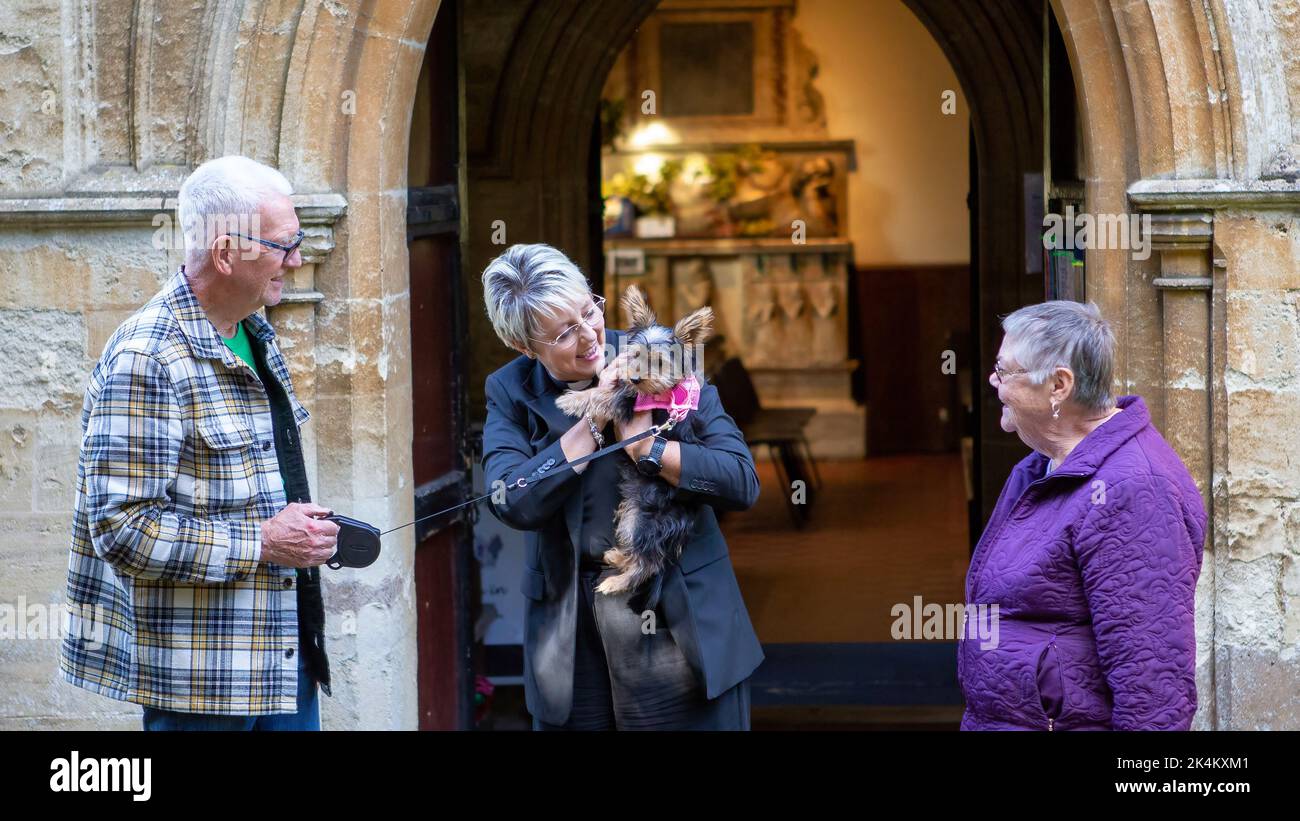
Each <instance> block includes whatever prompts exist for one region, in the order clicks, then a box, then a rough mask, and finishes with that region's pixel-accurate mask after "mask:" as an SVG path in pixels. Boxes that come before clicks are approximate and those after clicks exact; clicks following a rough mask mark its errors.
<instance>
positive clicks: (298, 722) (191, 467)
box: [60, 156, 338, 730]
mask: <svg viewBox="0 0 1300 821" xmlns="http://www.w3.org/2000/svg"><path fill="white" fill-rule="evenodd" d="M290 193H291V189H290V186H289V183H288V181H287V180H286V179H285V178H284V176H283V175H281V174H280V173H279V172H278V171H276V170H275V169H273V168H269V167H267V166H265V165H262V164H260V163H257V162H254V161H253V160H250V159H248V158H246V157H238V156H230V157H222V158H220V159H216V160H211V161H209V162H207V163H204V164H203V165H201V166H199V167H198V168H197V169H195V171H194V173H193V174H191V175H190V177H189V178H188V179H187V180H186V181H185V183H184V184H183V185H182V186H181V190H180V195H179V205H178V209H177V210H178V216H179V219H180V223H181V227H182V229H183V230H184V233H185V264H184V265H182V266H181V268H180V270H178V271H177V272H176V273H175V274H174V275H172V277H171V278H170V279H169V280H168V281H167V283H166V285H165V286H164V287H163V289H162V290H161V291H160V292H159V293H158V294H157V295H156V296H155V297H154V298H153V299H152V300H150V301H149V303H148V304H146V305H145V306H144V307H143V308H141V309H140V310H139V311H137V312H136V313H135V314H134V315H133V316H131V317H130V318H129V319H128V320H126V322H124V323H123V324H122V325H121V326H120V327H119V328H118V329H117V331H116V332H115V333H114V334H113V336H112V337H111V338H110V339H109V341H108V344H107V345H106V346H105V348H104V352H103V354H102V356H101V357H100V358H99V362H98V363H97V364H96V365H95V368H94V370H93V372H92V373H91V377H90V384H89V386H88V387H87V389H86V398H85V405H84V409H83V412H82V427H83V434H84V435H83V437H82V445H81V459H80V464H79V467H78V476H77V495H76V503H75V508H74V514H73V526H72V549H71V557H70V561H69V568H68V587H67V595H68V603H69V609H70V611H71V612H72V621H73V623H72V624H71V625H69V629H68V631H67V634H66V637H65V639H64V642H63V645H62V653H61V659H60V668H61V670H62V673H63V676H64V678H65V679H66V680H68V681H69V682H71V683H73V684H76V685H78V686H80V687H83V688H85V689H87V690H91V691H93V692H96V693H100V694H101V695H104V696H108V697H109V698H114V699H118V700H122V701H131V702H134V703H137V704H140V705H142V706H143V708H144V727H145V729H146V730H251V729H261V730H279V729H284V730H318V729H320V716H319V706H318V702H317V696H316V690H317V685H318V684H319V685H320V687H321V689H323V690H324V691H325V693H326V694H328V693H329V663H328V659H327V657H326V654H325V646H324V603H323V601H322V598H321V591H320V571H319V567H318V566H319V565H321V564H323V563H324V562H325V561H326V560H328V559H329V558H330V556H331V555H333V553H334V550H335V543H336V537H337V533H338V525H336V524H335V523H334V522H332V521H327V520H326V519H325V517H327V516H329V515H330V511H329V510H328V509H326V508H324V507H321V506H319V505H315V504H312V502H311V498H310V496H309V493H308V487H307V475H306V469H305V467H304V464H303V455H302V445H301V439H300V437H299V431H298V429H299V426H301V425H302V424H303V423H305V422H306V421H307V418H308V413H307V410H306V409H305V408H303V407H302V405H301V404H299V402H298V400H297V397H296V396H295V395H294V391H293V385H292V384H291V382H290V380H289V372H288V369H287V367H286V365H285V362H284V358H283V357H282V356H281V354H280V350H279V348H278V347H277V345H276V342H275V331H274V330H272V328H271V325H270V324H269V323H268V322H267V321H266V319H264V318H263V317H262V316H260V315H259V314H258V313H257V311H258V310H259V309H261V308H263V307H265V306H272V305H275V304H277V303H278V302H279V301H280V298H281V294H282V291H283V288H284V277H285V274H287V273H289V272H290V271H291V270H292V269H294V268H297V267H298V266H300V265H301V264H302V257H301V255H300V254H299V253H298V245H299V244H300V243H301V242H302V237H303V232H302V230H301V229H300V228H299V225H298V218H297V216H296V215H295V213H294V208H293V203H292V202H291V201H290V199H289V195H290ZM233 228H239V229H240V230H239V231H235V230H231V229H233ZM91 614H94V615H91ZM86 619H91V620H94V621H97V622H99V623H96V624H84V623H82V622H83V621H84V620H86Z"/></svg>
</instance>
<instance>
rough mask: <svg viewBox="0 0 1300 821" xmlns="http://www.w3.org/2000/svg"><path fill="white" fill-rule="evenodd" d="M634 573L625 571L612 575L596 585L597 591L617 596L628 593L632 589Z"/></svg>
mask: <svg viewBox="0 0 1300 821" xmlns="http://www.w3.org/2000/svg"><path fill="white" fill-rule="evenodd" d="M631 579H632V574H631V573H628V572H623V573H620V574H618V575H617V576H610V577H609V578H608V579H605V580H604V581H602V582H601V583H600V584H598V585H596V592H597V593H601V594H604V595H606V596H616V595H618V594H619V593H626V592H627V591H629V590H631V589H632V584H631Z"/></svg>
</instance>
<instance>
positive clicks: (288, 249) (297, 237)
mask: <svg viewBox="0 0 1300 821" xmlns="http://www.w3.org/2000/svg"><path fill="white" fill-rule="evenodd" d="M304 235H305V234H304V232H303V231H301V230H299V231H298V233H297V234H294V237H293V242H291V243H289V244H288V245H281V244H280V243H278V242H272V241H271V240H269V239H262V238H261V237H250V236H248V235H247V234H235V233H232V234H231V235H230V236H232V237H240V238H242V239H249V240H252V241H253V242H260V243H261V244H263V245H265V246H266V247H267V248H274V249H276V250H277V251H284V258H285V259H288V258H289V256H290V255H291V254H293V252H294V251H297V250H298V246H299V245H302V238H303V236H304Z"/></svg>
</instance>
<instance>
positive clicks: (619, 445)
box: [379, 420, 673, 536]
mask: <svg viewBox="0 0 1300 821" xmlns="http://www.w3.org/2000/svg"><path fill="white" fill-rule="evenodd" d="M672 427H673V423H672V421H671V420H669V421H667V422H664V423H663V424H662V425H651V426H650V427H649V428H647V429H645V430H643V431H641V432H640V433H638V434H637V435H636V436H629V437H628V438H626V439H624V440H623V441H622V442H615V443H614V444H612V445H609V446H607V447H604V448H601V449H600V450H598V451H596V452H595V453H589V454H587V455H586V456H584V457H582V458H581V459H575V460H573V461H572V462H565V463H564V465H563V466H562V467H561V468H560V469H559V470H556V471H555V472H554V473H545V474H542V475H541V476H538V477H537V478H536V479H533V480H531V481H530V480H528V479H526V478H524V477H523V476H520V477H519V478H518V479H516V480H515V481H514V482H512V483H510V484H508V485H506V490H511V489H513V488H525V487H528V486H529V485H531V484H534V483H536V482H540V481H542V480H543V479H548V478H550V477H552V476H558V475H560V474H561V473H563V472H564V471H566V470H573V469H574V468H576V467H578V466H579V465H584V464H586V463H587V462H590V461H592V460H594V459H599V458H600V457H602V456H605V455H606V454H610V453H613V452H614V451H616V450H622V449H623V448H625V447H627V446H628V445H630V444H632V443H633V442H640V441H641V440H642V439H645V438H646V437H647V436H657V435H658V434H660V433H663V432H665V431H668V430H672ZM494 493H496V491H495V490H493V491H490V492H488V493H484V494H483V495H482V496H475V497H474V498H473V499H470V500H468V501H465V502H461V503H460V504H458V505H452V506H451V507H449V508H447V509H445V510H439V511H438V512H437V513H430V514H429V515H428V516H421V517H420V518H418V519H416V520H415V521H414V522H407V523H406V524H404V525H398V526H397V527H394V528H390V529H388V530H385V531H384V532H383V533H380V534H379V535H380V536H387V535H388V534H389V533H392V532H393V531H395V530H401V529H402V528H404V527H411V526H412V525H418V524H419V523H420V522H424V521H427V520H429V519H436V518H437V517H439V516H443V515H445V514H448V513H450V512H452V511H453V510H458V509H460V508H462V507H465V506H467V505H473V504H478V503H479V502H481V501H483V500H484V499H487V498H490V497H491V496H492V494H494Z"/></svg>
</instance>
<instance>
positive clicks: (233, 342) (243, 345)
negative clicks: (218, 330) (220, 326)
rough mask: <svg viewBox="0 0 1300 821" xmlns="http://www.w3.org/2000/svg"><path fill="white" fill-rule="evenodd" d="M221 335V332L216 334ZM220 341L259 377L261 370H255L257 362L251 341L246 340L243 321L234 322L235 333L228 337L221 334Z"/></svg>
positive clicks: (246, 332)
mask: <svg viewBox="0 0 1300 821" xmlns="http://www.w3.org/2000/svg"><path fill="white" fill-rule="evenodd" d="M217 336H221V334H217ZM221 341H222V342H224V343H226V347H227V348H229V349H230V350H232V351H234V352H235V356H237V357H239V358H240V359H242V360H244V362H246V363H247V364H248V367H250V368H252V369H253V373H255V374H257V375H258V377H261V375H262V374H261V372H260V371H258V370H257V362H256V360H254V359H253V343H251V342H249V341H248V331H245V330H244V323H242V322H236V323H235V335H234V336H233V337H231V338H230V339H226V338H225V337H224V336H221Z"/></svg>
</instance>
